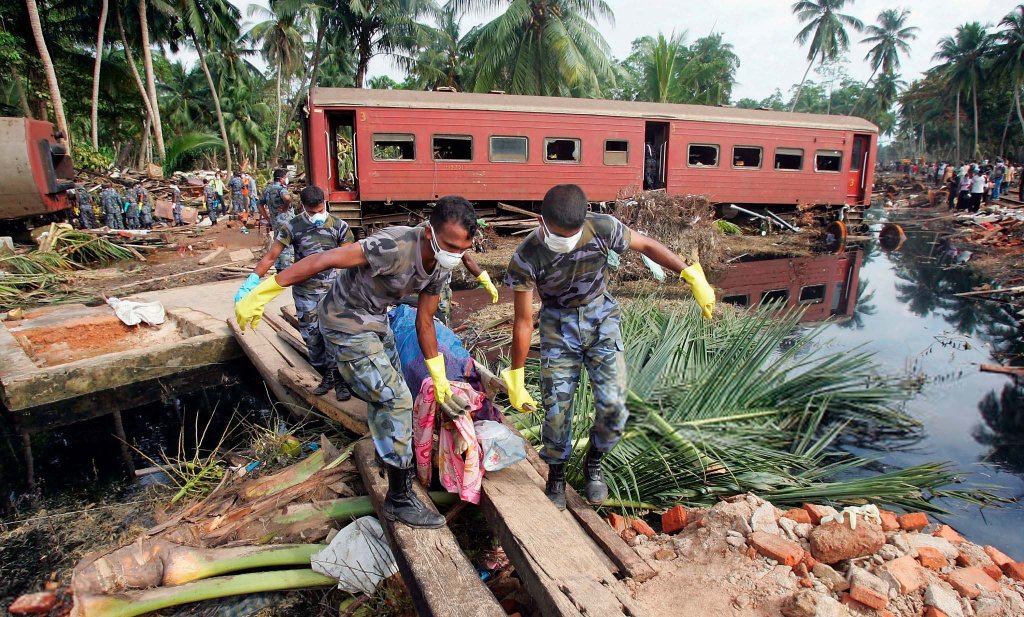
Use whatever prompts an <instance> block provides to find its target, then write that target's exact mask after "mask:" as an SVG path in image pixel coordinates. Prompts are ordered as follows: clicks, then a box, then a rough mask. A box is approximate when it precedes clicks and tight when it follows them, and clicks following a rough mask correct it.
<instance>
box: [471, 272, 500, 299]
mask: <svg viewBox="0 0 1024 617" xmlns="http://www.w3.org/2000/svg"><path fill="white" fill-rule="evenodd" d="M476 280H478V281H480V284H481V285H483V287H484V289H486V290H487V293H489V294H491V304H497V303H498V288H497V287H495V286H494V283H492V282H491V275H490V274H487V270H481V271H480V276H478V277H476Z"/></svg>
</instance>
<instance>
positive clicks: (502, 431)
mask: <svg viewBox="0 0 1024 617" xmlns="http://www.w3.org/2000/svg"><path fill="white" fill-rule="evenodd" d="M473 429H474V430H475V431H476V438H477V441H479V442H480V449H481V450H482V451H483V456H484V461H483V468H484V471H497V470H499V469H504V468H506V467H510V466H512V465H515V464H516V463H518V462H519V461H521V460H523V459H525V458H526V446H525V445H524V444H523V439H522V437H519V436H518V435H516V434H515V433H513V432H512V430H511V429H509V427H507V426H505V425H504V424H502V423H501V422H494V421H492V420H477V421H476V422H474V423H473Z"/></svg>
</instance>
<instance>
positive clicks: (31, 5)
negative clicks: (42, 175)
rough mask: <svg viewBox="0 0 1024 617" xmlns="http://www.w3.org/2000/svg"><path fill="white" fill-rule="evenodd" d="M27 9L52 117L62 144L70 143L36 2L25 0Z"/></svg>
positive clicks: (34, 0) (58, 89) (62, 104)
mask: <svg viewBox="0 0 1024 617" xmlns="http://www.w3.org/2000/svg"><path fill="white" fill-rule="evenodd" d="M25 6H26V7H27V8H28V21H29V25H30V26H31V27H32V38H34V39H35V41H36V47H37V48H38V49H39V59H40V60H42V62H43V69H44V70H45V71H46V84H47V85H48V86H49V88H50V102H51V103H52V104H53V115H54V116H56V120H57V129H58V130H59V131H60V132H61V133H63V134H64V137H63V139H61V140H60V141H61V142H63V143H70V142H71V133H69V132H68V121H67V119H66V118H65V117H64V101H63V99H61V98H60V86H59V85H58V84H57V72H56V71H54V70H53V60H51V59H50V51H49V50H48V49H47V48H46V39H44V38H43V26H42V24H41V23H40V22H39V7H38V6H36V0H25Z"/></svg>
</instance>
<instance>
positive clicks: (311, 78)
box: [271, 21, 325, 166]
mask: <svg viewBox="0 0 1024 617" xmlns="http://www.w3.org/2000/svg"><path fill="white" fill-rule="evenodd" d="M324 34H325V32H324V24H323V22H322V21H321V22H320V24H319V25H318V27H317V29H316V45H315V46H314V47H313V57H312V58H311V59H310V62H309V68H308V69H307V70H306V78H305V80H304V84H303V86H302V87H300V88H299V91H298V92H296V93H295V100H294V101H292V106H291V108H289V110H288V115H286V116H285V121H286V122H288V123H291V121H292V118H294V117H295V112H296V111H297V110H298V108H299V103H300V102H301V101H302V92H303V91H306V92H307V93H308V92H311V91H312V90H313V85H314V84H315V83H316V74H317V70H318V68H319V65H320V53H321V51H322V50H323V46H324ZM283 145H284V142H283V141H282V142H281V143H280V144H277V145H275V146H274V154H273V157H272V159H271V160H272V162H273V164H274V166H276V165H277V160H278V158H280V156H281V147H282V146H283Z"/></svg>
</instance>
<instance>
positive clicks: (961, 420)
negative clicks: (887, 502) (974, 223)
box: [726, 223, 1024, 560]
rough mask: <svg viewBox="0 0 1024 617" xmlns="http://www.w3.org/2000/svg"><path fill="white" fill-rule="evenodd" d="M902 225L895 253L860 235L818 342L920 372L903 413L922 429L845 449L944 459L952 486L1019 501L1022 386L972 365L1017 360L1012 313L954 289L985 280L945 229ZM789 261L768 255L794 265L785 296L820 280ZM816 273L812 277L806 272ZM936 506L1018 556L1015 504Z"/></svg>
mask: <svg viewBox="0 0 1024 617" xmlns="http://www.w3.org/2000/svg"><path fill="white" fill-rule="evenodd" d="M906 229H907V231H908V234H907V235H908V238H907V241H906V243H904V245H903V246H902V247H901V248H900V249H899V251H898V252H885V251H883V250H881V249H880V248H879V246H878V244H877V242H874V241H871V242H867V243H864V245H863V247H862V248H863V255H862V259H861V264H860V268H859V271H858V272H856V276H855V277H853V280H851V281H850V285H851V288H850V290H849V291H850V293H851V294H852V296H853V298H854V299H855V302H853V303H852V306H851V309H852V310H844V309H843V308H842V305H840V306H839V308H838V309H837V310H835V311H833V315H834V317H833V319H835V320H836V321H835V323H833V324H831V325H829V326H827V327H826V332H825V333H824V335H823V337H822V339H824V340H829V339H830V341H829V342H828V343H826V344H828V345H829V346H830V348H832V349H854V348H857V347H860V346H863V347H864V348H866V349H867V350H870V351H873V352H874V353H875V358H876V360H877V361H878V362H879V364H881V366H882V368H883V369H885V370H887V371H888V372H892V373H896V374H905V375H907V376H909V377H911V378H913V379H916V380H918V383H920V384H921V389H920V392H918V393H917V394H916V395H915V396H913V397H912V398H911V400H909V401H908V402H907V403H906V407H905V409H906V412H907V413H909V414H910V415H911V416H913V417H914V418H916V419H918V420H919V421H920V422H921V424H922V429H921V432H920V434H919V435H918V436H916V438H915V439H913V440H910V441H907V440H898V441H897V440H893V441H878V442H875V443H871V444H850V445H848V446H847V447H849V448H850V449H851V450H852V451H855V452H856V453H857V454H861V455H864V456H868V457H872V458H877V459H878V460H879V461H880V463H881V464H880V466H878V467H877V468H876V469H878V470H884V469H887V468H891V467H892V466H900V467H906V466H911V465H918V464H922V463H926V462H932V461H950V462H952V463H953V464H954V465H955V466H956V468H957V469H959V470H962V471H963V472H965V473H964V475H963V477H962V479H963V484H962V485H960V487H958V488H968V487H979V488H980V487H983V486H991V485H995V486H998V487H999V488H998V489H997V492H998V493H999V494H1000V495H1002V496H1005V497H1009V498H1015V499H1021V498H1024V448H1022V446H1024V389H1022V387H1021V385H1019V384H1016V383H1015V382H1014V380H1013V379H1012V378H1010V377H1006V376H1003V375H994V374H989V373H982V372H980V370H979V365H980V364H982V363H1001V364H1007V365H1009V364H1014V365H1020V364H1022V362H1024V360H1022V359H1021V354H1022V353H1024V340H1022V337H1021V334H1022V332H1024V329H1022V327H1021V325H1020V321H1019V319H1020V318H1019V316H1017V315H1015V314H1014V313H1013V311H1012V310H1010V309H1009V308H1008V307H1007V306H1006V305H1003V304H998V303H995V302H988V301H980V300H972V299H968V298H963V299H961V298H956V297H954V296H953V295H952V294H955V293H959V292H964V291H969V290H971V289H972V288H973V287H975V286H977V285H979V284H981V283H984V282H988V281H985V280H982V279H981V277H980V276H979V275H977V274H976V273H975V272H974V271H972V270H971V268H970V267H969V265H965V264H963V263H958V259H959V260H962V259H963V255H962V254H960V255H959V257H958V256H957V255H956V253H957V251H956V247H951V246H950V245H949V244H948V241H947V240H946V239H945V236H946V233H944V232H946V231H948V228H945V229H944V228H938V229H932V230H925V229H922V228H920V226H915V225H914V224H912V223H907V225H906ZM789 261H792V260H774V266H775V267H774V268H772V270H773V271H774V272H788V273H792V276H791V277H790V279H791V284H790V287H791V288H792V289H794V290H795V291H793V293H794V294H796V293H799V291H798V290H800V289H802V288H803V287H806V286H809V285H813V284H815V283H819V282H823V281H824V278H823V276H825V275H823V274H822V273H821V272H822V269H821V268H817V269H815V268H793V267H791V266H790V265H788V263H787V262H789ZM967 264H969V261H968V262H967ZM763 265H764V264H763V263H762V266H763ZM743 267H746V264H744V265H741V266H738V269H741V268H743ZM807 271H812V272H815V274H811V275H807V274H806V273H807ZM815 277H817V278H822V281H818V280H811V278H815ZM773 286H774V287H775V288H781V287H786V285H780V284H778V283H777V282H773ZM726 293H729V290H726ZM812 309H813V307H812ZM812 312H813V310H812ZM940 502H941V504H942V505H943V506H944V507H945V508H946V509H948V510H950V511H951V514H950V515H949V516H945V517H943V520H944V521H945V522H948V523H949V524H950V525H952V526H954V527H955V528H956V529H958V530H959V531H960V532H961V533H963V534H964V535H965V536H967V537H968V538H969V539H970V540H972V541H975V542H979V543H983V544H993V545H997V546H1000V547H1002V548H1003V550H1004V551H1005V552H1007V553H1008V554H1010V555H1011V556H1013V557H1014V558H1015V559H1018V560H1020V559H1024V534H1021V533H1020V531H1019V530H1020V529H1021V528H1022V525H1024V505H1022V504H1021V503H1011V504H1008V505H1006V506H1005V507H1002V508H985V509H980V508H978V507H976V506H970V505H965V504H963V503H962V502H957V501H953V500H948V499H947V500H940Z"/></svg>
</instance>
